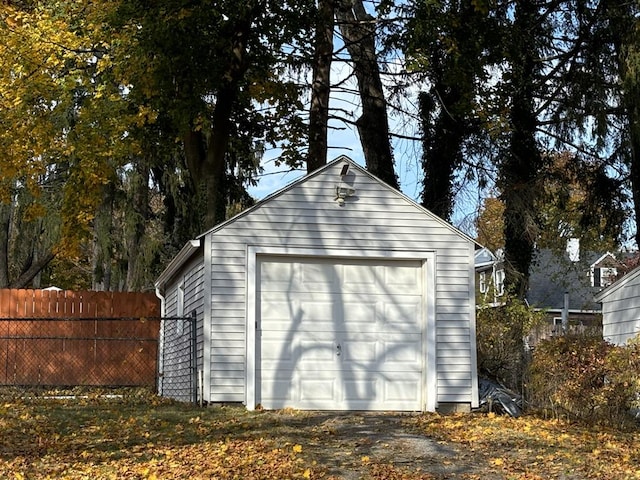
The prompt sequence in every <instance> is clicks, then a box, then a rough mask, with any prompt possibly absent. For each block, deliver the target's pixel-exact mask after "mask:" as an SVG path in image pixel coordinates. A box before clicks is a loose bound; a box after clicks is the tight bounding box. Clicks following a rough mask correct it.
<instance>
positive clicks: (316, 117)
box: [307, 0, 335, 173]
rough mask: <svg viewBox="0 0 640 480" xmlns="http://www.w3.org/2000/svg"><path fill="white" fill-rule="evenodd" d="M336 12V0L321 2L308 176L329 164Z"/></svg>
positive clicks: (310, 120)
mask: <svg viewBox="0 0 640 480" xmlns="http://www.w3.org/2000/svg"><path fill="white" fill-rule="evenodd" d="M334 9H335V8H334V3H333V0H318V19H317V22H316V31H315V45H314V47H315V51H314V54H313V82H312V84H311V108H310V110H309V152H308V154H307V172H309V173H310V172H313V171H314V170H316V169H318V168H320V167H321V166H322V165H325V164H326V163H327V128H328V122H329V96H330V93H331V58H332V56H333V27H334V23H335V22H334Z"/></svg>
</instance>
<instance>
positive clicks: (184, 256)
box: [155, 239, 202, 291]
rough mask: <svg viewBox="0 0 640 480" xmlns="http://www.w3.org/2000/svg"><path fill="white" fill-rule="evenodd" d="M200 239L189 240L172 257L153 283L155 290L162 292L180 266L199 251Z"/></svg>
mask: <svg viewBox="0 0 640 480" xmlns="http://www.w3.org/2000/svg"><path fill="white" fill-rule="evenodd" d="M201 243H202V242H201V241H200V239H195V240H189V241H188V242H187V243H186V244H185V246H184V247H182V249H181V250H180V251H179V252H178V254H177V255H176V256H175V257H173V259H172V260H171V261H170V262H169V265H167V268H165V269H164V270H163V271H162V273H161V274H160V276H159V277H158V279H157V280H156V282H155V287H156V289H158V290H160V291H164V288H165V286H166V284H167V282H168V281H169V280H171V278H173V276H174V275H175V274H176V273H177V272H178V271H179V270H180V269H181V268H182V266H183V265H184V264H185V263H186V262H187V261H188V260H189V259H190V258H191V257H192V256H193V254H194V253H195V252H197V251H198V250H199V249H200V245H201Z"/></svg>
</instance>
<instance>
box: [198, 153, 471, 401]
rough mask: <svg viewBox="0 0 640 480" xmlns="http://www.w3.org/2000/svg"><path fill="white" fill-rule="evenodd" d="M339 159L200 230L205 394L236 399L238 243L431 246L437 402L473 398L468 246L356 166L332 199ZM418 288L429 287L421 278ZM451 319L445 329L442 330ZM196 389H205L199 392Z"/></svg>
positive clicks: (242, 318)
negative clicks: (343, 195)
mask: <svg viewBox="0 0 640 480" xmlns="http://www.w3.org/2000/svg"><path fill="white" fill-rule="evenodd" d="M341 167H342V164H341V163H339V162H338V163H336V164H334V165H333V166H332V167H331V168H329V169H326V170H325V171H323V172H322V174H321V175H316V176H311V177H308V178H307V179H306V180H305V181H303V182H301V183H297V184H294V185H293V186H292V187H291V188H290V189H288V190H285V191H283V192H282V193H280V194H278V195H276V196H274V197H271V198H269V199H268V200H267V201H266V202H265V203H263V204H261V205H259V206H258V207H257V208H255V209H253V210H251V212H250V213H249V214H247V215H246V216H240V217H238V218H236V219H235V220H233V221H232V222H230V223H227V224H225V225H223V226H222V227H221V228H219V229H214V230H212V231H210V232H208V233H207V234H205V235H206V236H207V243H206V244H209V245H210V253H209V255H207V256H210V258H211V265H207V267H208V270H209V275H210V284H211V291H210V292H209V293H210V295H211V301H210V303H211V306H210V308H211V310H210V323H209V325H208V326H207V328H209V329H210V337H211V356H210V362H211V363H210V369H211V373H210V375H211V383H210V391H209V395H210V398H209V400H210V401H212V402H222V401H229V402H243V401H245V393H246V390H245V388H246V385H245V382H244V372H245V362H246V351H245V339H246V333H247V332H246V331H245V325H246V319H247V311H246V304H247V303H246V302H247V291H246V288H247V271H246V268H247V265H248V258H247V249H248V248H249V247H287V248H291V249H295V248H304V249H317V250H322V249H332V250H339V249H344V250H354V249H362V250H378V251H383V252H384V251H386V252H413V253H415V252H435V258H436V267H435V271H436V281H435V284H436V287H435V303H436V325H437V329H438V332H440V335H438V344H437V346H436V352H437V353H436V355H437V357H436V359H437V379H438V398H437V399H438V402H464V403H473V402H474V401H475V400H474V394H475V393H476V392H475V389H476V388H477V386H476V385H475V384H474V379H475V345H472V342H473V341H475V338H474V334H475V333H474V330H473V329H474V325H475V310H474V308H473V305H474V303H475V300H474V295H475V293H474V271H473V261H474V245H473V243H472V242H471V241H469V240H468V239H466V238H464V237H463V236H462V235H460V233H459V232H457V231H455V230H454V229H453V228H450V227H449V226H448V225H446V224H445V223H444V222H443V221H441V220H438V219H436V218H435V217H433V216H431V215H430V214H428V213H427V212H425V211H424V210H423V209H421V208H420V207H418V206H417V205H415V204H413V203H412V202H410V201H408V200H407V199H405V198H403V197H402V196H400V195H398V194H397V192H394V191H392V190H391V189H388V188H386V187H384V186H381V185H380V183H379V182H377V181H376V180H375V179H373V178H371V177H370V176H368V175H366V174H364V173H363V172H360V171H357V170H355V169H354V168H352V169H351V172H350V175H354V176H355V181H354V183H353V187H354V188H355V189H356V193H355V195H354V196H352V197H350V198H348V199H347V200H346V202H345V204H344V206H342V207H340V206H338V204H337V202H336V201H335V200H334V196H335V186H336V184H337V182H338V180H339V172H340V169H341ZM428 288H433V285H429V286H428ZM451 328H453V329H454V331H452V332H450V333H451V334H452V335H451V336H448V335H447V330H448V329H451ZM205 395H206V394H205Z"/></svg>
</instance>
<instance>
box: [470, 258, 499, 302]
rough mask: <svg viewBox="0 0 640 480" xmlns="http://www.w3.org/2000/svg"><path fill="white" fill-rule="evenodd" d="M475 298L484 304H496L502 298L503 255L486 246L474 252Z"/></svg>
mask: <svg viewBox="0 0 640 480" xmlns="http://www.w3.org/2000/svg"><path fill="white" fill-rule="evenodd" d="M474 261H475V266H476V299H477V300H478V303H482V304H484V305H490V306H497V305H500V304H501V303H502V299H503V298H504V256H503V252H502V250H498V251H497V252H496V253H495V254H494V253H493V252H491V250H489V249H488V248H486V247H483V248H479V249H478V250H476V253H475V259H474Z"/></svg>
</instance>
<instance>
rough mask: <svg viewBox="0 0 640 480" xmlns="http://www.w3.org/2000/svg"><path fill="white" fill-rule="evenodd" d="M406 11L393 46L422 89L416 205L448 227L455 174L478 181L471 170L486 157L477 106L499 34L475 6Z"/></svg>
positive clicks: (486, 89) (418, 5)
mask: <svg viewBox="0 0 640 480" xmlns="http://www.w3.org/2000/svg"><path fill="white" fill-rule="evenodd" d="M406 10H407V12H408V14H409V15H410V16H411V18H410V20H409V21H408V24H407V28H406V29H405V30H404V31H403V34H402V41H401V43H402V45H403V49H404V51H405V52H406V55H407V57H408V58H407V63H408V68H409V69H410V71H411V72H412V73H413V74H414V75H415V77H416V78H420V79H424V80H426V81H427V82H428V90H426V91H423V92H421V93H420V95H419V115H420V122H421V125H422V131H423V136H422V150H423V151H422V168H423V170H424V179H423V190H422V204H423V205H424V206H425V207H426V208H427V209H429V210H430V211H432V212H433V213H435V214H437V215H439V216H440V217H442V218H444V219H447V220H449V219H450V217H451V214H452V212H453V208H454V205H455V195H456V193H457V191H458V189H459V187H460V185H459V183H460V182H462V181H464V180H465V175H464V174H461V171H463V170H466V169H467V167H470V168H468V170H467V173H468V175H469V176H471V177H475V178H477V179H479V180H480V181H481V182H483V181H484V180H483V177H484V175H483V170H482V169H481V168H479V167H478V164H477V163H476V164H475V165H473V162H479V159H480V158H482V155H479V154H480V152H483V151H485V150H486V149H487V143H486V141H487V139H488V137H487V136H486V132H487V131H488V129H489V127H488V125H484V128H483V124H484V123H485V121H486V119H487V118H489V116H488V115H487V112H485V111H484V106H483V105H482V99H483V97H484V96H486V95H489V94H490V82H489V78H490V67H492V65H493V64H494V62H496V61H500V60H501V58H502V57H501V56H500V55H499V54H497V53H499V49H500V48H501V45H500V43H499V42H498V39H499V38H500V30H501V28H500V24H499V22H497V21H496V16H495V15H490V14H489V10H488V8H486V6H485V5H483V4H482V2H476V1H471V0H467V1H456V2H415V3H409V4H408V5H407V8H406ZM471 165H473V167H472V166H471ZM467 180H468V179H467Z"/></svg>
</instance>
